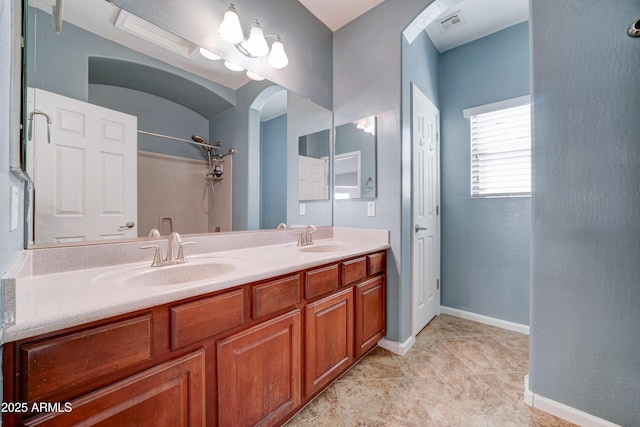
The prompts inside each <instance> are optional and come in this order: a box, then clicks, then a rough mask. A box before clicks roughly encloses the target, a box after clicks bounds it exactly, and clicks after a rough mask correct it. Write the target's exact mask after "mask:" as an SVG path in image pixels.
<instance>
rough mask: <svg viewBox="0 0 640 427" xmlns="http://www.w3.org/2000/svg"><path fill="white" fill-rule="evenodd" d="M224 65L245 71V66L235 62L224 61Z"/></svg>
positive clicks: (231, 68) (232, 69)
mask: <svg viewBox="0 0 640 427" xmlns="http://www.w3.org/2000/svg"><path fill="white" fill-rule="evenodd" d="M224 66H225V67H227V68H228V69H229V70H231V71H244V68H242V67H241V66H239V65H237V64H234V63H233V62H229V61H224Z"/></svg>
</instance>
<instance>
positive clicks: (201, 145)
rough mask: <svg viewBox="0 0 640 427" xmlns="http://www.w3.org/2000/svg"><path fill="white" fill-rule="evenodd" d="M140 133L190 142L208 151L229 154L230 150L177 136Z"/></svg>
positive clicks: (141, 131)
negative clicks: (219, 151)
mask: <svg viewBox="0 0 640 427" xmlns="http://www.w3.org/2000/svg"><path fill="white" fill-rule="evenodd" d="M138 133H143V134H145V135H151V136H157V137H158V138H166V139H173V140H174V141H182V142H188V143H189V144H193V145H199V146H200V147H204V148H207V149H212V150H221V151H226V152H229V149H228V148H224V147H220V146H219V145H213V144H204V143H202V142H195V141H192V140H190V139H184V138H176V137H175V136H169V135H162V134H161V133H154V132H147V131H146V130H138Z"/></svg>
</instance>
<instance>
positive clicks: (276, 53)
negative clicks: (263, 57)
mask: <svg viewBox="0 0 640 427" xmlns="http://www.w3.org/2000/svg"><path fill="white" fill-rule="evenodd" d="M269 65H271V66H272V67H273V68H277V69H280V68H284V67H286V66H287V65H289V58H287V54H286V52H285V51H284V45H283V44H282V40H280V36H278V37H277V38H276V41H274V42H273V44H272V45H271V53H270V54H269Z"/></svg>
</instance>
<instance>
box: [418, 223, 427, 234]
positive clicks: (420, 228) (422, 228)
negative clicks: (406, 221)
mask: <svg viewBox="0 0 640 427" xmlns="http://www.w3.org/2000/svg"><path fill="white" fill-rule="evenodd" d="M426 229H427V227H421V226H420V225H418V224H416V233H417V232H418V231H422V230H426Z"/></svg>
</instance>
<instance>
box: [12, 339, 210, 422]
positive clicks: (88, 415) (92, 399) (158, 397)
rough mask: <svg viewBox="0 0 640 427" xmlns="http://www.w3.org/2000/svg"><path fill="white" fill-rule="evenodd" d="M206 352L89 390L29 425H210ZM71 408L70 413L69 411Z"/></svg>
mask: <svg viewBox="0 0 640 427" xmlns="http://www.w3.org/2000/svg"><path fill="white" fill-rule="evenodd" d="M204 364H205V361H204V352H203V351H198V352H195V353H191V354H189V355H187V356H184V357H180V358H178V359H176V360H172V361H169V362H165V363H163V364H161V365H158V366H156V367H154V368H151V369H148V370H146V371H143V372H141V373H139V374H137V375H134V376H132V377H130V378H127V379H125V380H122V381H119V382H117V383H114V384H112V385H110V386H107V387H104V388H102V389H99V390H97V391H95V392H93V393H89V394H87V395H85V396H83V397H80V398H78V399H75V400H73V401H72V402H70V405H69V406H68V407H67V406H65V405H64V404H62V405H61V407H60V408H57V409H54V410H57V411H59V412H51V413H45V414H41V415H38V416H36V417H34V418H31V419H28V420H26V421H25V422H24V423H23V425H26V426H48V427H49V426H51V427H53V426H61V427H67V426H72V425H83V426H94V425H99V426H113V427H121V426H150V427H151V426H153V427H161V426H166V427H179V426H185V427H186V426H204V425H205V403H204V402H205V401H204V397H205V396H204V395H205V393H204V389H205V385H204V383H205V376H204ZM65 410H66V411H68V412H64V411H65Z"/></svg>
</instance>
